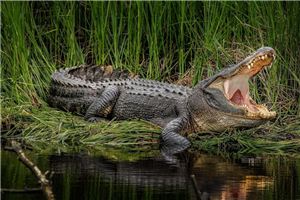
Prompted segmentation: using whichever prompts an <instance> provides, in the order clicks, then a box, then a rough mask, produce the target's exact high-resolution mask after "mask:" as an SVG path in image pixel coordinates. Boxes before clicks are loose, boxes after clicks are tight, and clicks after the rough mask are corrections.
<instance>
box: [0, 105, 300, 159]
mask: <svg viewBox="0 0 300 200" xmlns="http://www.w3.org/2000/svg"><path fill="white" fill-rule="evenodd" d="M2 105H3V107H2V120H1V130H2V133H1V139H2V141H3V140H5V139H12V138H14V139H18V140H20V141H23V142H24V143H25V144H26V145H29V146H30V148H31V149H33V150H35V151H37V152H39V153H57V152H65V153H68V152H80V151H99V152H105V151H107V149H110V151H115V152H118V150H121V151H122V152H139V153H142V154H141V156H145V157H147V156H151V154H153V153H155V151H156V153H157V151H158V149H159V135H160V128H159V127H157V126H155V125H153V124H150V123H148V122H145V121H137V120H132V121H105V122H100V123H89V122H86V121H84V119H83V117H80V116H75V115H72V114H71V113H66V112H63V111H59V110H56V109H53V108H50V107H48V106H47V104H44V103H43V104H41V105H40V106H39V107H34V106H32V105H28V104H27V105H22V106H16V105H15V106H12V105H8V104H7V103H5V102H3V101H2ZM189 139H190V140H191V142H192V147H191V149H190V151H204V152H209V153H213V154H225V155H287V156H296V157H299V156H300V117H299V116H298V117H297V116H289V117H285V118H277V120H275V121H274V122H269V123H267V124H264V125H261V126H259V127H256V128H251V129H246V130H232V131H226V132H223V133H193V134H191V135H190V136H189ZM151 150H152V151H151ZM112 154H113V155H114V153H112ZM117 154H118V153H117ZM124 155H125V157H126V153H125V154H124ZM124 155H123V156H124ZM129 159H130V158H129Z"/></svg>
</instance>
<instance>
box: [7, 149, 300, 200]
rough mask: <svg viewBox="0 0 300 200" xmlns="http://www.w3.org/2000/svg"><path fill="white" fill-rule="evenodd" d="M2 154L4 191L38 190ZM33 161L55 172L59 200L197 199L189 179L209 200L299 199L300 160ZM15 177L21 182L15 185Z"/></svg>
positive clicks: (88, 158)
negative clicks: (26, 186)
mask: <svg viewBox="0 0 300 200" xmlns="http://www.w3.org/2000/svg"><path fill="white" fill-rule="evenodd" d="M1 154H2V164H1V166H2V168H1V170H2V177H1V179H2V180H1V181H2V187H23V186H24V182H27V183H26V184H27V185H34V181H35V180H34V178H32V177H31V176H30V172H27V171H26V170H27V169H25V168H24V167H23V166H20V165H19V164H18V161H16V158H15V157H14V155H13V154H10V153H7V152H2V153H1ZM31 157H32V155H31ZM35 161H36V162H37V164H38V165H40V166H42V168H44V169H45V170H46V169H50V170H51V171H54V172H55V174H54V176H53V179H52V180H53V189H54V193H55V195H56V197H57V199H196V195H195V191H194V188H193V185H192V182H191V179H190V175H191V174H194V175H195V177H196V181H197V184H198V186H199V189H200V190H201V191H204V192H208V193H209V194H210V198H211V199H297V198H300V191H299V189H298V188H299V187H300V185H299V180H300V178H299V174H300V160H299V159H287V158H259V157H256V158H255V157H254V158H252V157H248V158H246V157H243V158H242V159H237V160H228V159H224V158H222V157H218V156H211V155H207V154H198V155H195V154H181V155H180V156H179V162H178V163H177V164H176V165H171V164H168V163H166V162H165V161H164V160H163V159H162V158H160V157H156V158H149V159H144V160H139V161H134V162H129V161H112V160H109V159H106V158H104V157H99V156H97V157H93V156H88V155H83V154H76V155H51V156H48V157H38V158H36V159H35ZM12 177H17V178H16V179H18V180H21V181H19V182H23V183H17V185H16V182H12V181H13V179H12ZM29 177H31V178H29ZM29 182H30V183H29ZM22 184H23V185H22ZM35 195H38V194H35ZM40 195H42V194H40ZM26 196H27V195H24V194H23V195H22V196H20V195H19V196H18V195H15V194H9V195H8V194H2V197H3V198H4V199H21V198H22V200H24V199H26V198H27V197H26ZM31 197H32V196H31ZM40 197H42V196H40ZM35 198H37V196H35ZM28 199H30V197H28Z"/></svg>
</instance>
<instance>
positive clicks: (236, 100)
mask: <svg viewBox="0 0 300 200" xmlns="http://www.w3.org/2000/svg"><path fill="white" fill-rule="evenodd" d="M274 59H275V51H274V49H272V48H270V47H262V48H260V49H258V50H257V51H256V52H254V53H253V54H252V55H250V56H248V57H246V58H245V59H244V60H243V61H241V62H239V63H238V64H235V65H231V66H230V67H227V68H224V69H223V70H222V71H221V72H219V73H218V74H216V75H214V76H212V77H210V78H207V79H205V80H203V81H201V82H200V83H198V85H196V86H195V88H194V89H193V92H192V94H191V95H190V96H189V99H188V104H189V109H190V112H191V113H192V115H193V119H194V120H195V121H196V124H197V125H198V126H199V129H200V130H212V131H221V130H225V129H228V128H231V127H253V126H257V125H259V124H261V123H263V122H265V121H267V120H270V119H272V118H274V117H275V116H276V112H274V111H269V110H268V108H267V107H266V106H264V105H262V104H258V103H256V102H255V101H254V100H253V99H252V98H251V95H250V90H249V83H248V81H249V80H250V79H251V78H252V77H254V76H256V75H257V74H258V73H260V72H261V71H262V70H263V69H264V68H266V67H271V65H272V63H273V61H274Z"/></svg>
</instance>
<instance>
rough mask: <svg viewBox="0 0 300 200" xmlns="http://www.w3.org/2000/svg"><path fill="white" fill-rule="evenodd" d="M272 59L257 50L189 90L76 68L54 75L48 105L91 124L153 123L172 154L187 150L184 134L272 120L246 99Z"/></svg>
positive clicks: (267, 49)
mask: <svg viewBox="0 0 300 200" xmlns="http://www.w3.org/2000/svg"><path fill="white" fill-rule="evenodd" d="M274 60H275V51H274V49H273V48H271V47H262V48H259V49H258V50H257V51H255V52H254V53H252V54H251V55H250V56H248V57H246V58H245V59H244V60H242V61H241V62H239V63H237V64H233V65H230V66H228V67H225V68H223V70H221V71H220V72H219V73H217V74H215V75H214V76H211V77H209V78H206V79H204V80H202V81H200V82H199V83H198V84H196V85H195V86H194V87H192V88H190V87H185V86H180V85H176V84H170V83H166V82H159V81H154V80H147V79H142V78H139V77H135V76H133V75H132V74H130V73H128V72H125V71H121V70H112V68H111V67H104V66H97V65H94V66H89V65H80V66H76V67H71V68H67V69H60V70H58V71H56V72H54V73H53V75H52V81H51V85H50V91H49V98H48V102H49V105H50V106H52V107H57V108H60V109H63V110H65V111H69V112H73V113H77V114H79V115H82V116H84V117H85V119H86V120H88V121H90V122H97V121H101V120H103V119H105V118H108V119H112V118H115V119H117V120H128V119H143V120H146V121H149V122H152V123H154V124H157V125H158V126H160V127H161V128H162V131H161V135H160V139H161V144H162V147H163V148H162V149H163V152H164V153H165V154H168V153H169V154H174V153H176V152H180V151H182V150H184V149H186V148H188V147H189V146H190V144H191V143H190V141H189V140H188V139H187V138H186V137H185V136H186V135H187V134H189V133H192V132H200V131H201V132H205V131H209V132H211V131H213V132H221V131H224V130H228V129H232V128H237V127H254V126H258V125H261V124H262V123H264V122H266V121H268V120H270V119H273V118H274V117H275V116H276V112H274V111H269V110H268V108H267V107H266V106H265V105H262V104H258V103H256V102H255V101H254V100H253V99H252V98H251V96H250V92H249V83H248V81H249V79H251V78H252V77H254V76H256V75H257V74H258V73H259V72H261V71H262V70H263V69H266V68H267V67H271V66H272V64H273V61H274Z"/></svg>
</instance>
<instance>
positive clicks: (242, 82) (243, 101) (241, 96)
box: [209, 48, 276, 119]
mask: <svg viewBox="0 0 300 200" xmlns="http://www.w3.org/2000/svg"><path fill="white" fill-rule="evenodd" d="M274 59H275V52H274V50H273V49H272V48H263V49H260V50H258V51H257V52H256V53H254V54H253V55H251V56H249V57H247V58H246V59H244V60H243V61H242V62H240V63H239V64H237V65H236V66H235V67H233V69H232V71H231V70H230V71H231V72H230V73H229V74H227V75H225V76H222V78H218V79H217V80H216V81H214V82H213V83H212V84H211V85H210V86H209V87H213V88H218V89H220V90H221V91H222V92H223V93H224V96H225V97H226V99H227V100H228V102H229V103H230V104H231V105H232V106H234V107H236V108H240V109H243V110H245V111H246V116H247V117H250V118H264V119H269V118H274V117H275V116H276V112H274V111H269V110H268V108H267V107H266V106H264V105H261V104H257V103H256V102H255V101H254V100H253V99H252V98H251V96H250V91H249V83H248V81H249V80H250V79H251V78H252V77H254V76H255V75H257V74H258V73H259V72H261V71H262V70H263V69H264V68H267V67H271V66H272V63H273V61H274Z"/></svg>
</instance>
